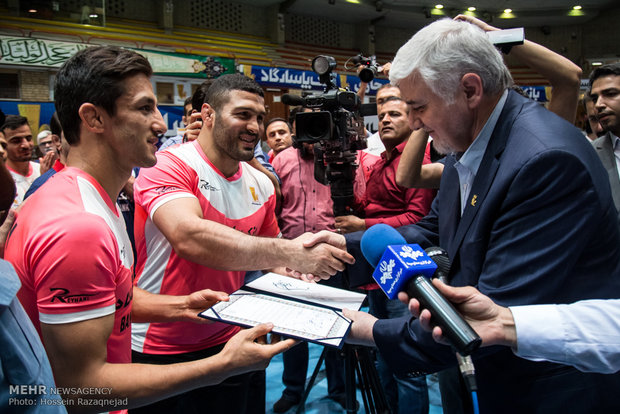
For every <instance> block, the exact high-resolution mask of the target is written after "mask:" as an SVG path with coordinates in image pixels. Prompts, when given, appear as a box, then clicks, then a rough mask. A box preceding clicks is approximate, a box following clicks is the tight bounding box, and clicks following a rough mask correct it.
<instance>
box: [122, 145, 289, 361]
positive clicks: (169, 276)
mask: <svg viewBox="0 0 620 414" xmlns="http://www.w3.org/2000/svg"><path fill="white" fill-rule="evenodd" d="M134 197H135V202H136V224H135V229H136V248H137V254H138V258H137V262H136V263H137V264H136V285H137V286H138V287H140V288H142V289H145V290H147V291H149V292H152V293H161V294H169V295H185V294H188V293H191V292H194V291H196V290H200V289H206V288H208V289H212V290H219V291H224V292H227V293H232V292H234V291H235V290H237V289H239V288H240V287H241V286H242V285H243V279H244V276H245V272H244V271H223V270H216V269H211V268H208V267H205V266H202V265H199V264H196V263H193V262H190V261H188V260H185V259H182V258H180V257H179V256H178V255H177V254H176V252H175V251H174V250H173V249H172V247H171V246H170V243H169V242H168V241H167V240H166V238H165V236H164V235H163V234H162V233H161V232H160V231H159V230H158V229H157V227H156V226H155V224H154V223H153V221H152V217H153V214H154V213H155V211H156V210H157V208H159V207H160V206H162V205H163V204H165V203H166V202H168V201H171V200H175V199H177V198H182V197H192V198H197V199H198V201H199V203H200V206H201V210H202V217H203V218H204V219H206V220H211V221H215V222H218V223H221V224H224V225H226V226H228V227H232V228H235V229H237V230H239V231H242V232H244V233H247V234H250V235H254V236H265V237H275V236H278V235H279V234H280V230H279V228H278V224H277V221H276V217H275V214H274V207H275V193H274V187H273V184H272V183H271V181H269V179H268V178H267V177H266V176H265V175H264V174H263V173H262V172H260V171H258V170H256V169H254V168H253V167H251V166H250V165H249V164H247V163H245V162H240V166H239V170H238V172H237V173H236V174H234V175H233V176H232V177H229V178H226V177H224V175H223V174H222V173H221V172H220V171H219V170H218V169H217V168H216V167H215V166H214V165H213V164H212V163H211V162H210V161H209V160H208V159H207V157H206V156H205V154H204V152H203V150H202V149H201V147H200V145H199V141H193V142H191V143H187V144H182V145H179V146H175V147H172V148H170V149H168V150H166V151H161V152H158V153H157V164H156V165H155V166H154V167H152V168H149V169H143V170H141V171H140V175H139V176H138V178H137V180H136V183H135V194H134ZM238 329H239V328H237V327H233V326H231V325H226V324H221V323H211V324H205V325H197V324H195V323H190V322H174V323H148V324H147V323H136V324H134V326H133V333H132V348H133V350H134V351H138V352H144V353H149V354H177V353H185V352H192V351H197V350H202V349H206V348H209V347H212V346H215V345H218V344H221V343H224V342H226V341H228V339H229V338H230V337H231V336H232V335H233V334H235V333H236V332H237V331H238Z"/></svg>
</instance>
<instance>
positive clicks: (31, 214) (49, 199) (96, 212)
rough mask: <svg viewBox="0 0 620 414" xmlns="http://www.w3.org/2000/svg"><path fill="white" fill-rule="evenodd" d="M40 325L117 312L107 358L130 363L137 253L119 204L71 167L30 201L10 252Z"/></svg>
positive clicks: (28, 307)
mask: <svg viewBox="0 0 620 414" xmlns="http://www.w3.org/2000/svg"><path fill="white" fill-rule="evenodd" d="M5 259H6V260H8V261H10V262H11V263H12V264H13V266H14V267H15V270H16V271H17V274H18V275H19V278H20V279H21V283H22V288H21V290H20V291H19V294H18V296H19V300H20V302H21V303H22V305H23V306H24V308H25V309H26V311H27V313H28V315H29V316H30V319H32V322H33V324H34V325H35V327H36V328H37V330H38V331H39V334H40V333H41V327H40V324H39V321H41V322H44V323H47V324H65V323H72V322H78V321H84V320H89V319H94V318H99V317H102V316H106V315H110V314H114V328H113V331H112V334H111V335H110V337H109V339H108V343H107V351H108V354H107V360H108V362H112V363H128V362H131V346H130V341H131V299H132V297H133V294H132V292H133V290H132V289H133V285H132V280H131V279H132V265H133V253H132V250H131V243H130V241H129V237H128V236H127V231H126V229H125V222H124V220H123V217H122V215H121V214H120V212H119V209H118V207H117V206H116V204H115V203H114V202H113V201H112V200H110V197H108V195H107V193H106V192H105V191H104V190H103V188H102V187H101V186H100V185H99V183H97V182H96V181H95V179H94V178H92V177H91V176H90V175H88V174H86V173H85V172H83V171H81V170H78V169H76V168H71V167H67V168H65V169H64V170H62V171H61V172H59V173H57V174H54V176H53V177H51V178H50V179H49V181H48V183H47V184H46V185H45V186H43V187H41V188H40V189H39V190H38V191H37V192H35V193H34V194H33V195H32V196H31V197H29V198H28V202H27V203H24V205H23V206H22V209H21V210H20V212H19V214H18V217H17V220H16V222H15V225H14V226H13V228H12V229H11V233H10V236H9V239H8V241H7V245H6V250H5Z"/></svg>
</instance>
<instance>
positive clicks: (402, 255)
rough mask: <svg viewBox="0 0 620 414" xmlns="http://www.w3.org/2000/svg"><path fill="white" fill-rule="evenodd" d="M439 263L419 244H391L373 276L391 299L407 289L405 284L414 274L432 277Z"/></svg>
mask: <svg viewBox="0 0 620 414" xmlns="http://www.w3.org/2000/svg"><path fill="white" fill-rule="evenodd" d="M436 269H437V265H436V264H435V262H434V261H433V260H432V259H431V258H430V257H428V255H427V254H426V252H425V251H424V250H423V249H422V248H421V247H420V246H419V245H417V244H397V245H389V246H387V248H386V249H385V252H384V253H383V256H381V259H380V260H379V263H377V266H376V268H375V271H374V273H373V274H372V277H373V278H374V279H375V281H376V282H377V283H378V284H379V286H380V287H381V289H382V290H383V292H385V294H386V295H387V297H389V298H390V299H394V298H396V297H397V295H398V292H400V291H401V290H405V284H406V283H407V282H408V281H409V280H410V279H412V278H413V277H414V276H419V275H422V276H424V277H426V278H428V279H430V278H431V277H432V276H433V274H434V273H435V270H436Z"/></svg>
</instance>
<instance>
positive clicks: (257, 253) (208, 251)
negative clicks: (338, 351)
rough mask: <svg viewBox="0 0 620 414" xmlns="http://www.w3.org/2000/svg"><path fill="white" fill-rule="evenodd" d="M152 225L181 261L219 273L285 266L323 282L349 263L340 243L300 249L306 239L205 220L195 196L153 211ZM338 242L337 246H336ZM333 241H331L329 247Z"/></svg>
mask: <svg viewBox="0 0 620 414" xmlns="http://www.w3.org/2000/svg"><path fill="white" fill-rule="evenodd" d="M153 223H155V225H156V226H157V228H158V229H159V230H160V231H161V232H162V233H163V235H164V236H165V237H166V239H168V241H169V242H170V244H171V245H172V248H173V249H174V250H175V251H176V253H177V254H178V255H179V256H180V257H181V258H183V259H187V260H190V261H192V262H194V263H198V264H201V265H204V266H208V267H211V268H214V269H220V270H263V269H271V268H275V267H280V266H284V267H288V268H290V269H294V270H296V271H299V272H300V273H305V274H313V275H315V276H318V277H321V278H327V277H329V276H331V275H333V274H335V273H336V272H337V271H342V270H344V266H345V263H353V262H354V259H353V256H351V255H350V254H348V253H347V252H346V244H345V243H344V242H343V241H342V242H341V240H340V239H337V238H330V237H326V238H325V240H326V241H327V243H320V244H317V245H315V246H312V247H304V246H303V241H304V240H305V239H307V238H308V237H309V236H308V235H302V236H299V237H298V238H296V239H293V240H286V239H281V238H271V237H257V236H250V235H247V234H245V233H242V232H240V231H237V230H235V229H233V228H230V227H227V226H225V225H223V224H220V223H217V222H214V221H211V220H206V219H203V217H202V210H201V208H200V204H199V202H198V200H196V199H195V198H189V197H188V198H177V199H173V200H170V201H168V202H166V203H165V204H163V205H161V206H160V207H158V208H157V210H155V213H154V214H153ZM336 240H337V241H338V243H337V242H336ZM330 241H331V243H330Z"/></svg>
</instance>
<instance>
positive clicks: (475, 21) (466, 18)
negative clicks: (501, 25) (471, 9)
mask: <svg viewBox="0 0 620 414" xmlns="http://www.w3.org/2000/svg"><path fill="white" fill-rule="evenodd" d="M454 20H461V21H464V22H469V23H471V24H473V25H476V26H478V27H479V28H481V29H482V30H484V31H485V32H491V31H493V30H501V29H498V28H497V27H493V26H491V25H490V24H487V23H486V22H483V21H482V20H480V19H476V18H475V17H473V16H467V15H465V14H459V15H458V16H456V17H455V18H454Z"/></svg>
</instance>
